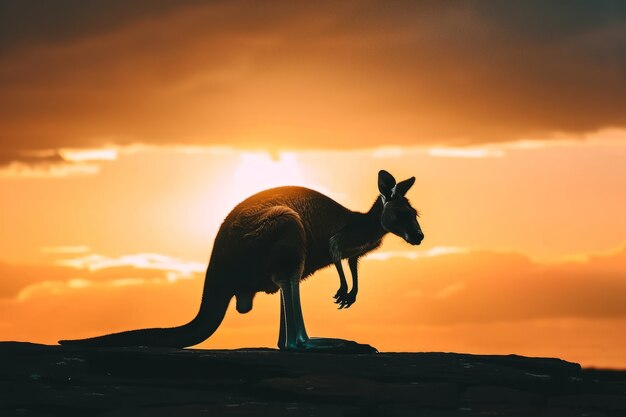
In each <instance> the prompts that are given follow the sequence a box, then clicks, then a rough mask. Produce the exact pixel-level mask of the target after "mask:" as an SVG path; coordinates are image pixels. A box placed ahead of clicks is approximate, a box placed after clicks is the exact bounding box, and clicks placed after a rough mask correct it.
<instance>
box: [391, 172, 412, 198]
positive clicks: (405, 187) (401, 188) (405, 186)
mask: <svg viewBox="0 0 626 417" xmlns="http://www.w3.org/2000/svg"><path fill="white" fill-rule="evenodd" d="M413 184H415V177H411V178H409V179H408V180H404V181H400V182H399V183H398V184H397V185H396V186H395V187H394V189H393V197H396V196H400V197H404V195H405V194H406V192H407V191H409V189H410V188H411V187H413Z"/></svg>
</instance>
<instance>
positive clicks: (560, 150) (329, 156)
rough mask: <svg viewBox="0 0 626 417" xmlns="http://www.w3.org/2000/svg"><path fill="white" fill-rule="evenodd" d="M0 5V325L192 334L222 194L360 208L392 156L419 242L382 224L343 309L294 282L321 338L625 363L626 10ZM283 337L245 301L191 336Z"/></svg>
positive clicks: (271, 302) (271, 340) (321, 291)
mask: <svg viewBox="0 0 626 417" xmlns="http://www.w3.org/2000/svg"><path fill="white" fill-rule="evenodd" d="M122 3H123V4H122ZM20 4H21V5H20ZM538 4H539V3H538ZM3 7H6V8H7V9H6V10H5V11H6V13H3V15H5V16H6V15H11V16H13V19H12V21H11V22H2V25H0V26H2V27H3V30H2V32H1V33H0V45H1V46H2V48H1V49H0V125H1V126H2V129H0V196H2V204H1V205H0V235H1V237H0V339H3V340H6V339H11V340H28V341H34V342H45V343H54V342H55V341H56V340H58V339H61V338H74V337H84V336H91V335H96V334H101V333H103V332H110V331H117V330H123V329H129V328H136V327H140V326H167V325H175V324H180V323H182V322H184V321H185V320H188V319H190V318H191V317H192V316H193V314H194V313H195V310H196V308H197V303H198V302H199V299H200V295H201V286H202V278H203V270H204V268H205V267H206V262H207V261H208V256H209V254H210V251H211V247H212V241H213V238H214V236H215V233H216V232H217V229H218V227H219V225H220V223H221V220H222V219H223V218H224V216H225V215H226V214H227V213H228V211H229V210H230V209H231V208H232V207H233V206H234V205H235V204H236V203H238V202H239V201H241V200H242V199H243V198H245V197H247V196H248V195H250V194H252V193H254V192H256V191H259V190H262V189H265V188H269V187H272V186H278V185H288V184H293V185H304V186H308V187H311V188H315V189H317V190H319V191H321V192H323V193H326V194H327V195H329V196H331V197H332V198H334V199H336V200H337V201H339V202H340V203H342V204H344V205H345V206H347V207H349V208H351V209H354V210H366V209H367V208H368V207H369V206H370V205H371V203H372V202H373V200H374V198H376V196H377V189H376V173H377V172H378V170H379V169H386V170H388V171H390V172H392V173H393V174H394V175H395V176H396V177H397V178H405V177H409V176H413V175H415V176H416V177H417V181H416V185H415V186H414V188H413V189H412V190H411V191H410V192H409V195H408V197H409V198H410V199H411V201H412V203H413V205H414V206H415V207H416V208H418V209H419V210H420V211H421V213H422V219H421V221H420V223H421V224H422V228H423V229H424V232H425V235H426V239H425V241H424V243H423V244H422V245H421V246H419V247H417V248H415V247H411V246H408V245H407V244H405V243H403V241H401V240H400V239H398V238H396V237H394V236H389V237H388V238H386V240H385V243H384V245H383V247H382V248H381V249H380V250H379V251H378V252H376V253H374V254H372V255H371V256H369V257H368V259H366V260H365V261H364V262H363V263H362V266H361V268H362V270H361V274H360V275H361V277H362V279H361V282H362V284H361V289H360V292H359V298H358V300H357V302H356V304H355V305H353V306H352V307H351V308H350V309H349V310H345V311H344V310H342V311H336V307H335V305H334V304H333V303H332V295H333V294H334V293H335V291H336V289H337V286H338V278H337V276H336V273H335V272H334V270H331V269H328V270H324V271H321V272H319V273H318V274H316V275H315V276H314V277H313V278H311V279H310V280H307V282H306V283H305V284H304V285H303V298H304V301H303V303H304V309H305V318H306V320H307V324H308V326H309V333H311V334H314V335H319V336H337V337H346V338H355V339H357V340H359V341H363V342H367V343H371V344H372V345H374V346H377V347H378V348H379V349H381V350H405V351H424V350H439V351H463V352H476V353H518V354H525V355H540V356H558V357H562V358H565V359H569V360H573V361H579V362H581V363H583V364H584V365H589V366H601V367H622V368H624V367H626V359H625V358H626V350H625V349H624V348H623V346H626V336H624V335H626V332H625V331H624V330H625V329H626V246H625V245H626V217H624V214H623V213H624V212H625V211H626V193H625V192H624V190H625V189H626V119H624V115H626V100H625V99H624V97H626V83H625V82H624V78H623V62H624V61H623V51H622V52H620V51H621V50H620V48H619V45H620V42H621V41H623V33H626V32H624V31H620V30H619V29H620V28H622V29H623V27H624V23H623V22H624V19H623V17H624V15H625V14H626V13H625V11H624V7H622V6H620V5H619V3H611V2H598V3H597V6H596V7H593V8H588V6H584V5H579V6H576V7H570V8H568V13H567V14H563V13H561V12H562V11H560V10H559V9H558V7H555V6H546V5H545V4H544V5H543V6H540V5H532V4H530V3H529V4H528V5H526V6H524V5H517V6H515V7H514V9H515V10H508V7H507V10H505V8H498V7H483V6H482V3H476V4H475V5H468V4H466V3H449V4H446V5H442V4H441V3H432V4H431V3H424V4H422V5H415V4H414V3H413V2H393V3H377V2H352V1H347V2H341V3H340V4H337V3H334V2H332V3H331V2H328V3H326V2H319V3H316V6H312V5H300V6H294V5H292V4H291V3H289V4H288V3H280V2H262V3H257V2H243V1H242V2H213V3H211V4H208V5H207V4H204V3H199V2H194V1H187V2H169V1H151V2H145V1H139V0H137V1H132V2H116V1H112V2H110V4H109V5H108V6H106V8H105V9H102V8H100V7H104V6H98V7H97V8H95V9H94V7H95V6H92V7H90V6H86V5H84V4H83V3H82V2H67V3H66V4H65V5H64V6H63V7H61V8H59V9H58V10H56V9H55V10H52V9H48V6H45V5H39V4H36V3H33V4H31V3H30V2H28V1H24V2H19V4H15V5H7V6H3ZM34 11H37V12H34ZM537 16H540V18H538V17H537ZM529 22H530V23H529ZM4 23H6V24H4ZM620 65H621V66H620ZM277 331H278V298H277V296H275V295H274V296H267V295H259V296H258V297H257V298H256V300H255V307H254V310H253V311H252V312H251V313H249V314H247V315H239V314H238V313H236V312H235V310H234V308H231V310H229V313H228V315H227V318H226V320H225V321H224V323H223V324H222V326H221V327H220V328H219V330H218V331H217V332H216V334H215V335H214V336H213V337H212V338H211V339H209V340H208V341H207V342H205V343H203V344H202V345H201V346H202V347H207V348H216V347H241V346H259V345H264V346H275V343H276V338H277Z"/></svg>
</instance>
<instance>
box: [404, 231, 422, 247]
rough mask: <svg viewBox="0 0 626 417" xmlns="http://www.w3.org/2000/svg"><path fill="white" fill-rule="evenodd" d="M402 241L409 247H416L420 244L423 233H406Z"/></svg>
mask: <svg viewBox="0 0 626 417" xmlns="http://www.w3.org/2000/svg"><path fill="white" fill-rule="evenodd" d="M404 240H406V241H407V242H408V243H410V244H411V245H415V246H417V245H419V244H420V243H422V240H424V233H422V232H418V233H414V234H408V233H407V234H406V236H405V237H404Z"/></svg>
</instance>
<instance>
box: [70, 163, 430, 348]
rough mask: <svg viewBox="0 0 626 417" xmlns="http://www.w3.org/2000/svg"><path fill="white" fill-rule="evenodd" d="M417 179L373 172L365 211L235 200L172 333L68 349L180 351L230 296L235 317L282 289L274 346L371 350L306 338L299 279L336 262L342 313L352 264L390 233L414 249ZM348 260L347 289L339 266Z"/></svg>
mask: <svg viewBox="0 0 626 417" xmlns="http://www.w3.org/2000/svg"><path fill="white" fill-rule="evenodd" d="M414 183H415V177H411V178H409V179H407V180H404V181H402V182H399V183H397V184H396V180H395V179H394V177H393V176H392V175H391V174H389V173H388V172H387V171H384V170H382V171H380V172H379V173H378V189H379V191H380V196H379V197H378V198H376V201H375V202H374V204H373V205H372V207H371V208H370V210H369V211H368V212H367V213H359V212H354V211H351V210H349V209H347V208H345V207H343V206H342V205H341V204H339V203H337V202H336V201H334V200H333V199H331V198H329V197H327V196H325V195H323V194H321V193H319V192H317V191H314V190H311V189H308V188H304V187H295V186H287V187H278V188H273V189H269V190H265V191H262V192H260V193H257V194H255V195H253V196H251V197H248V198H247V199H246V200H244V201H242V202H241V203H239V204H238V205H237V206H236V207H235V208H234V209H233V210H232V211H231V212H230V213H229V214H228V216H227V217H226V219H225V220H224V222H223V223H222V225H221V227H220V229H219V231H218V233H217V236H216V238H215V243H214V245H213V251H212V253H211V259H210V261H209V265H208V268H207V271H206V278H205V281H204V290H203V294H202V302H201V304H200V309H199V311H198V314H197V315H196V317H195V318H194V319H193V320H191V321H190V322H189V323H187V324H184V325H182V326H178V327H171V328H151V329H139V330H129V331H124V332H120V333H113V334H108V335H104V336H98V337H93V338H89V339H79V340H61V341H59V343H60V344H62V345H72V346H74V345H75V346H108V347H113V346H158V347H173V348H183V347H188V346H193V345H196V344H198V343H200V342H202V341H204V340H206V339H207V338H208V337H210V336H211V335H212V334H213V333H214V332H215V330H216V329H217V328H218V326H219V325H220V323H221V322H222V319H223V318H224V315H225V314H226V310H227V308H228V304H229V302H230V300H231V299H232V297H236V301H237V303H236V308H237V311H238V312H239V313H242V314H243V313H247V312H249V311H250V310H251V309H252V301H253V298H254V296H255V294H256V293H257V292H259V291H265V292H267V293H275V292H277V291H278V290H280V293H281V308H280V331H279V337H278V347H279V348H280V349H281V350H288V351H322V352H340V353H364V352H375V351H376V349H375V348H373V347H371V346H370V345H365V344H360V343H356V342H353V341H350V340H344V339H334V338H309V336H308V335H307V332H306V328H305V325H304V318H303V315H302V308H301V305H300V281H301V280H302V279H304V278H306V277H308V276H310V275H312V274H313V273H314V272H315V271H317V270H319V269H321V268H324V267H326V266H329V265H331V264H334V265H335V267H336V268H337V271H338V274H339V290H338V291H337V293H336V294H335V296H334V298H335V302H336V303H337V304H339V308H344V307H345V308H347V307H350V305H352V303H354V302H355V300H356V295H357V291H358V273H357V269H358V259H359V257H361V256H363V255H365V254H366V253H368V252H370V251H372V250H374V249H376V248H378V247H379V246H380V244H381V243H382V239H383V237H384V236H385V235H386V234H387V233H388V232H391V233H393V234H395V235H397V236H400V237H402V238H403V239H404V240H406V241H407V242H408V243H410V244H412V245H419V244H420V243H421V241H422V239H423V238H424V234H423V233H422V230H421V228H420V226H419V223H418V221H417V217H418V215H417V211H416V210H415V209H414V208H413V207H411V205H410V203H409V201H408V200H407V199H406V198H405V194H406V193H407V191H408V190H409V188H411V187H412V186H413V184H414ZM343 259H348V264H349V267H350V271H351V274H352V289H351V290H350V292H348V291H347V290H348V285H347V282H346V278H345V275H344V272H343V268H342V266H341V262H342V260H343Z"/></svg>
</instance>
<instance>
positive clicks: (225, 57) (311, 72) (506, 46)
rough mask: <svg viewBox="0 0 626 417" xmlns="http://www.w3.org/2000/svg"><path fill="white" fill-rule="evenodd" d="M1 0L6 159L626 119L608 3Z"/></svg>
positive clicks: (2, 148)
mask: <svg viewBox="0 0 626 417" xmlns="http://www.w3.org/2000/svg"><path fill="white" fill-rule="evenodd" d="M2 7H3V11H2V14H3V16H11V19H4V21H3V24H2V26H3V29H2V32H0V46H1V48H0V51H1V52H0V68H2V69H1V70H0V125H2V127H3V128H2V132H0V164H5V165H6V164H8V163H9V162H10V161H21V162H23V163H27V164H36V163H42V162H45V161H42V160H40V159H36V158H35V159H33V158H32V157H28V156H25V152H32V151H50V150H52V151H54V150H57V149H61V148H99V147H101V146H106V145H110V144H112V143H113V144H129V143H144V144H150V145H164V144H187V145H234V146H239V147H246V148H273V149H276V148H363V147H366V148H375V147H379V146H386V145H389V146H392V145H397V146H415V145H420V144H426V145H446V146H458V145H471V144H479V143H480V144H482V143H485V142H498V141H506V140H513V139H517V138H521V137H527V136H529V135H535V136H541V137H546V138H549V137H550V136H551V135H553V134H555V132H566V133H568V134H571V135H574V136H575V135H579V134H583V133H586V132H590V131H596V130H599V129H602V128H606V127H622V128H623V127H624V126H625V125H626V116H625V115H626V100H624V97H626V82H625V81H624V80H625V79H626V78H625V77H624V73H625V70H626V54H624V52H623V51H624V44H625V43H626V35H625V33H626V31H625V30H624V26H625V21H626V19H625V18H626V6H625V5H624V4H623V3H622V2H619V1H599V2H594V3H593V4H590V3H585V2H575V3H568V4H563V3H559V2H535V1H533V2H517V3H514V4H511V3H506V4H505V3H501V4H500V3H499V4H496V5H494V4H493V3H491V2H473V3H467V2H436V3H432V2H426V3H423V2H409V1H398V2H387V3H384V4H381V3H379V2H357V1H346V2H341V3H337V2H315V3H307V4H303V3H297V4H295V3H290V2H255V1H233V2H225V1H223V2H219V1H218V2H210V3H207V2H199V1H182V2H173V1H146V0H133V1H129V2H121V1H110V2H90V3H89V4H86V3H84V2H79V1H69V2H64V3H63V4H61V5H54V6H52V5H46V4H42V3H40V2H31V1H22V2H4V3H3V4H2ZM52 158H54V159H56V161H57V162H58V161H59V158H60V157H59V156H58V155H56V156H53V157H52Z"/></svg>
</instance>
